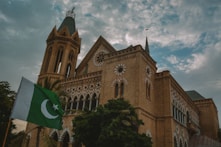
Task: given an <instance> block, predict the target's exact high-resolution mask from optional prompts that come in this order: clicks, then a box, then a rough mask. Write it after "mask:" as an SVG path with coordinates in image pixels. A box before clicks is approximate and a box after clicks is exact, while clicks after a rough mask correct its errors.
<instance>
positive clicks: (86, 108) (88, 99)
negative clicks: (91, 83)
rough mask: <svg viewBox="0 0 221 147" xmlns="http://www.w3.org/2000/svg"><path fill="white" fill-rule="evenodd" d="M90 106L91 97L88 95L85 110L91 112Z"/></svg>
mask: <svg viewBox="0 0 221 147" xmlns="http://www.w3.org/2000/svg"><path fill="white" fill-rule="evenodd" d="M89 105H90V96H89V95H87V97H86V100H85V106H84V110H89Z"/></svg>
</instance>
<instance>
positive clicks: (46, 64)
mask: <svg viewBox="0 0 221 147" xmlns="http://www.w3.org/2000/svg"><path fill="white" fill-rule="evenodd" d="M51 52H52V48H51V47H50V48H49V49H48V52H47V55H46V62H45V66H44V72H47V70H48V66H49V62H50V59H51Z"/></svg>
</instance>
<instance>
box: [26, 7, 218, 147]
mask: <svg viewBox="0 0 221 147" xmlns="http://www.w3.org/2000/svg"><path fill="white" fill-rule="evenodd" d="M74 16H75V14H74V12H73V10H71V11H68V12H67V15H66V17H65V19H64V20H63V22H62V24H61V25H60V27H59V28H58V29H57V28H56V27H54V28H53V29H52V31H51V33H50V34H49V35H48V38H47V46H46V51H45V55H44V59H43V62H42V67H41V71H40V74H39V78H38V83H39V84H41V85H43V86H44V81H45V80H46V79H47V80H49V81H50V82H54V81H56V80H61V82H60V85H61V87H62V88H63V90H64V91H65V92H67V93H68V94H69V96H66V97H62V99H63V100H64V101H65V102H66V105H65V112H66V114H65V116H64V118H63V130H61V131H58V130H55V129H47V128H44V129H41V130H40V129H33V128H35V127H36V126H35V125H34V124H31V123H29V124H28V126H27V132H28V133H29V137H30V140H28V141H26V145H29V146H35V145H36V138H37V134H38V133H39V134H40V146H41V145H42V146H43V144H44V139H43V138H44V135H45V134H48V135H49V136H50V137H52V138H53V139H55V140H56V141H58V142H59V143H58V146H61V147H66V146H69V147H70V146H74V138H73V137H72V135H73V132H72V119H73V118H74V116H75V115H76V114H77V110H84V109H85V108H88V109H89V110H91V111H93V110H95V109H96V107H97V106H98V105H100V104H105V103H106V102H107V101H108V100H109V99H114V98H119V97H123V98H125V99H126V100H128V101H129V102H130V103H131V104H132V105H133V106H134V107H135V108H136V110H137V113H138V116H139V118H140V119H142V120H143V122H144V125H143V126H141V127H140V128H139V131H140V132H142V133H146V134H147V135H149V136H150V137H152V141H153V147H188V146H191V144H190V142H191V138H193V137H194V136H206V137H207V138H210V139H211V140H210V141H209V143H210V144H212V143H213V144H216V143H217V142H216V140H218V135H217V134H218V128H219V124H218V116H217V113H218V112H217V109H216V105H215V104H214V102H213V100H212V99H206V98H204V97H203V96H198V97H197V96H196V95H197V92H195V91H189V92H185V91H184V90H183V88H182V87H181V86H180V85H179V83H177V81H176V80H175V79H174V78H173V76H172V75H171V74H170V72H169V71H163V72H157V67H156V61H155V60H154V59H153V58H152V57H151V55H150V53H149V46H148V40H147V39H146V46H145V48H143V47H142V46H141V45H135V46H132V45H131V46H129V47H127V48H125V49H122V50H116V49H115V48H114V47H112V46H111V44H110V43H108V41H106V40H105V39H104V38H103V37H102V36H100V37H99V38H98V39H97V41H96V42H95V43H94V45H93V46H92V47H91V49H90V50H89V52H88V53H87V55H86V56H85V57H84V59H83V60H82V61H81V63H80V64H79V65H78V66H76V65H77V64H76V63H77V58H78V54H79V53H80V50H81V48H80V47H81V38H80V37H79V34H78V31H77V29H76V26H75V19H74ZM198 95H199V94H198ZM194 96H195V97H194ZM196 97H197V98H196ZM37 130H40V132H38V131H37Z"/></svg>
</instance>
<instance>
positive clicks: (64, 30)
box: [38, 8, 81, 86]
mask: <svg viewBox="0 0 221 147" xmlns="http://www.w3.org/2000/svg"><path fill="white" fill-rule="evenodd" d="M46 42H47V46H46V51H45V55H44V59H43V63H42V66H41V71H40V75H39V78H38V84H40V85H42V86H44V80H45V79H47V80H48V82H50V83H51V82H55V81H56V80H63V79H66V78H69V77H74V75H75V68H76V63H77V57H78V54H79V53H80V46H81V38H80V37H79V35H78V31H77V29H76V26H75V13H74V8H73V9H72V10H69V11H68V12H67V13H66V17H65V19H64V20H63V22H62V24H61V25H60V27H59V28H58V29H57V28H56V26H55V27H54V28H53V29H52V31H51V33H50V34H49V36H48V38H47V41H46Z"/></svg>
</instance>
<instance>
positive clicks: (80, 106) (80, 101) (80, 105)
mask: <svg viewBox="0 0 221 147" xmlns="http://www.w3.org/2000/svg"><path fill="white" fill-rule="evenodd" d="M82 109H83V96H81V98H80V100H79V106H78V110H82Z"/></svg>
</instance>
